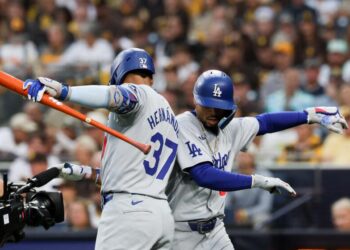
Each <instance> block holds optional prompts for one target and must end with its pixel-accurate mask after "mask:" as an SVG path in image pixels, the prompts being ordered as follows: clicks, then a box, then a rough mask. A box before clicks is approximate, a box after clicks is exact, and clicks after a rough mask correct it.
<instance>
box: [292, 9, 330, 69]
mask: <svg viewBox="0 0 350 250" xmlns="http://www.w3.org/2000/svg"><path fill="white" fill-rule="evenodd" d="M316 18H317V17H316V14H315V12H313V11H311V10H305V11H303V12H301V15H300V16H299V18H298V29H297V31H298V32H297V38H296V40H295V46H294V47H295V63H296V64H297V65H302V64H303V63H304V61H305V60H306V59H307V58H314V57H322V58H323V57H324V53H325V43H324V42H323V40H322V39H320V34H319V29H318V25H317V20H316Z"/></svg>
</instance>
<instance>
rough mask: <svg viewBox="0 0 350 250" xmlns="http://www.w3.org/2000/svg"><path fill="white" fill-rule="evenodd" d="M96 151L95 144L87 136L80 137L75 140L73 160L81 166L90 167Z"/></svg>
mask: <svg viewBox="0 0 350 250" xmlns="http://www.w3.org/2000/svg"><path fill="white" fill-rule="evenodd" d="M97 150H98V148H97V143H96V142H95V141H94V139H92V138H91V137H90V136H88V135H81V136H79V137H78V138H77V139H76V145H75V152H74V154H75V157H74V158H75V159H76V160H77V161H78V163H79V164H81V165H88V166H90V165H91V162H92V157H93V155H94V153H96V152H97Z"/></svg>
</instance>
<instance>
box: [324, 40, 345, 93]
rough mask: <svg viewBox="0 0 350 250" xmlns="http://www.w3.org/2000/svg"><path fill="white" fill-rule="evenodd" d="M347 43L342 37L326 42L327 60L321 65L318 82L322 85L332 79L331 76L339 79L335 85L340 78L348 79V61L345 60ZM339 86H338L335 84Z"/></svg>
mask: <svg viewBox="0 0 350 250" xmlns="http://www.w3.org/2000/svg"><path fill="white" fill-rule="evenodd" d="M348 52H349V49H348V44H347V43H346V41H345V40H343V39H333V40H331V41H329V42H328V44H327V62H326V63H325V64H323V65H322V66H321V69H320V74H319V82H320V84H321V85H322V86H327V85H329V84H330V82H331V81H332V77H336V78H338V79H339V80H337V81H336V82H335V85H339V84H340V83H341V82H340V81H341V80H344V81H350V73H349V72H350V61H348V62H347V57H348ZM336 87H339V86H336Z"/></svg>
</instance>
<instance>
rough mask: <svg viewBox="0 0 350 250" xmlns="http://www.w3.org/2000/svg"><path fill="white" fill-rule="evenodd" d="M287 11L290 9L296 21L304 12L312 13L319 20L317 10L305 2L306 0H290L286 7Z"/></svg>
mask: <svg viewBox="0 0 350 250" xmlns="http://www.w3.org/2000/svg"><path fill="white" fill-rule="evenodd" d="M285 10H286V11H288V12H289V13H290V14H291V15H292V17H293V19H294V22H295V23H297V22H298V21H299V20H300V19H302V17H303V14H304V13H307V12H309V13H311V15H312V16H314V17H315V19H314V20H317V19H318V17H317V15H316V10H315V9H314V8H312V7H310V6H308V5H307V4H305V1H304V0H291V1H288V4H287V6H286V8H285Z"/></svg>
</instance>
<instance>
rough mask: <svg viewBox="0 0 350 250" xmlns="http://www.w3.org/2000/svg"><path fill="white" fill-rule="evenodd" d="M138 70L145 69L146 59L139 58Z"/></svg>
mask: <svg viewBox="0 0 350 250" xmlns="http://www.w3.org/2000/svg"><path fill="white" fill-rule="evenodd" d="M139 60H140V68H143V69H147V58H146V57H140V58H139Z"/></svg>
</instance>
